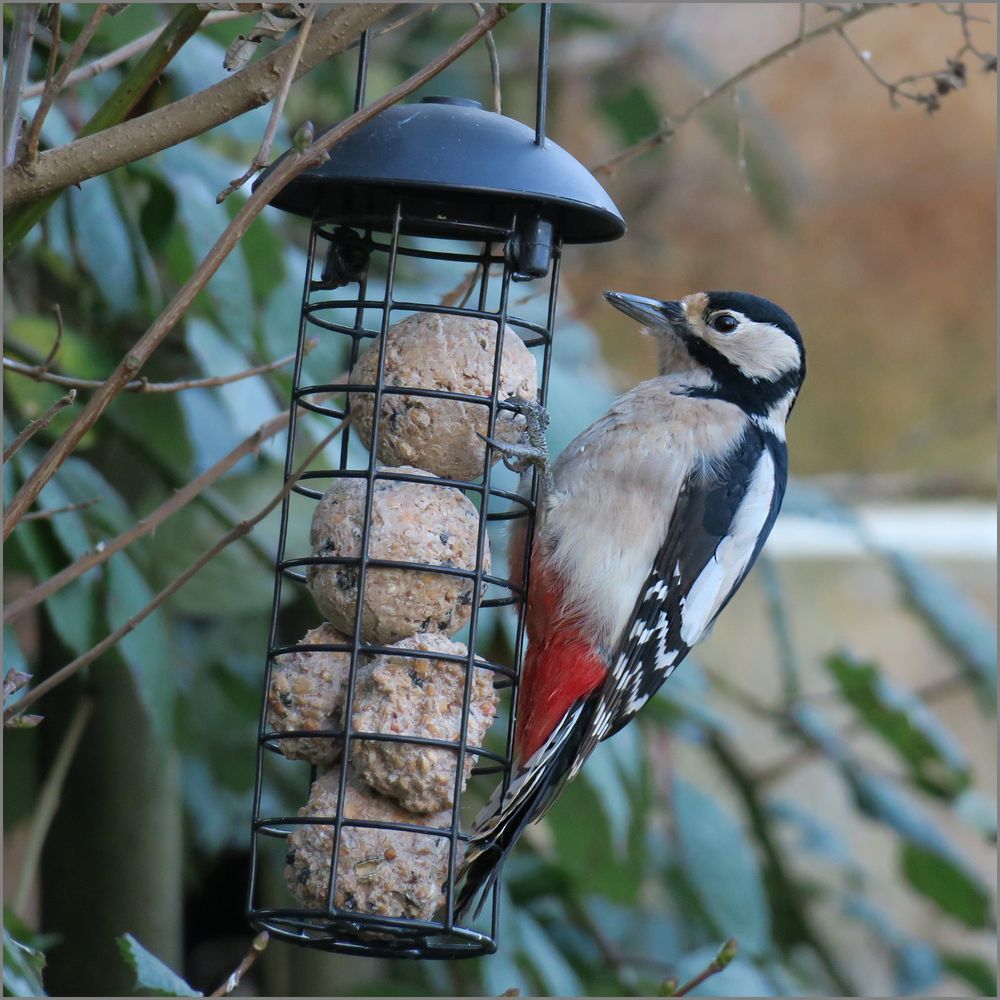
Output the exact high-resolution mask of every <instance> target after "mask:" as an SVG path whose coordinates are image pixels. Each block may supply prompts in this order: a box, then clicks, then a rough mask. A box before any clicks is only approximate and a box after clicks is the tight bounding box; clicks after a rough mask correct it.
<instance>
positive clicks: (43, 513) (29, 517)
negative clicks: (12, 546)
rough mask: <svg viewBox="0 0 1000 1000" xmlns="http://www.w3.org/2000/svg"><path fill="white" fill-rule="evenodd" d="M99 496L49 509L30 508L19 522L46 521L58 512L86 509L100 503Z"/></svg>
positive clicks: (65, 512)
mask: <svg viewBox="0 0 1000 1000" xmlns="http://www.w3.org/2000/svg"><path fill="white" fill-rule="evenodd" d="M100 502H101V498H100V497H91V498H90V499H89V500H81V501H80V502H79V503H68V504H66V506H65V507H53V508H52V509H51V510H30V511H28V513H27V514H25V515H24V517H22V518H21V523H22V524H24V523H26V522H27V521H48V520H51V519H52V518H53V517H55V516H56V515H58V514H69V513H70V512H71V511H74V510H86V509H87V508H88V507H93V506H94V504H95V503H100Z"/></svg>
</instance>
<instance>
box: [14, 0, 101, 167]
mask: <svg viewBox="0 0 1000 1000" xmlns="http://www.w3.org/2000/svg"><path fill="white" fill-rule="evenodd" d="M110 6H111V5H110V4H107V3H101V4H98V5H97V9H96V10H94V12H93V13H92V14H91V15H90V17H89V18H87V23H86V24H85V25H84V26H83V27H82V28H81V29H80V34H79V35H77V36H76V39H75V41H74V42H73V45H72V47H71V48H70V50H69V52H68V53H66V58H65V59H64V60H63V62H62V65H61V66H60V67H59V69H58V70H57V71H56V72H55V74H53V73H52V69H53V67H54V65H55V59H56V51H57V49H58V47H59V21H58V19H57V20H56V25H55V27H54V28H53V29H52V47H51V48H50V49H49V69H48V72H47V73H46V78H45V89H44V90H43V91H42V99H41V101H39V102H38V108H37V109H36V110H35V116H34V118H32V119H31V128H29V129H28V137H27V139H26V140H25V143H24V158H23V162H22V163H21V164H20V166H21V167H22V168H23V169H24V170H26V171H28V172H29V173H30V172H31V170H32V168H33V167H34V164H35V160H36V159H37V157H38V140H39V138H40V137H41V134H42V125H43V124H44V123H45V116H46V115H47V114H48V113H49V108H51V107H52V105H53V103H54V102H55V99H56V98H57V97H58V96H59V91H60V90H62V87H63V84H64V83H65V82H66V77H68V76H69V75H70V73H71V72H72V71H73V70H74V69H75V68H76V64H77V63H78V62H79V61H80V58H81V57H82V56H83V53H84V51H85V50H86V48H87V46H88V45H89V44H90V40H91V39H92V38H93V37H94V33H95V32H96V31H97V29H98V28H99V27H100V25H101V21H103V20H104V15H105V14H107V12H108V8H109V7H110ZM57 10H58V8H57ZM56 16H57V18H58V14H57V15H56Z"/></svg>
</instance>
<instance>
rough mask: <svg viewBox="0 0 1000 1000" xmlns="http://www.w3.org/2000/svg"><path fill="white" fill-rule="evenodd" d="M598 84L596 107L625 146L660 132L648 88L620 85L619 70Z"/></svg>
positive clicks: (657, 116)
mask: <svg viewBox="0 0 1000 1000" xmlns="http://www.w3.org/2000/svg"><path fill="white" fill-rule="evenodd" d="M601 82H602V86H601V87H600V89H599V94H600V97H599V98H598V102H597V108H598V110H599V111H600V112H601V113H602V114H603V115H604V117H605V119H606V120H607V121H608V122H609V123H610V124H611V125H612V126H613V127H614V129H615V131H616V132H617V133H618V138H619V139H620V140H621V142H622V143H623V144H624V145H626V146H632V145H634V144H635V143H637V142H638V141H639V140H640V139H644V138H645V137H646V136H647V135H651V134H652V133H654V132H656V131H657V130H658V129H659V127H660V118H661V117H662V115H661V113H660V107H659V105H658V104H657V103H656V99H655V98H654V97H653V94H652V92H651V90H650V88H649V87H646V86H644V85H642V84H640V83H631V84H628V85H625V86H623V85H622V83H621V71H620V69H615V70H612V71H610V72H609V73H607V74H606V75H604V79H603V80H602V81H601Z"/></svg>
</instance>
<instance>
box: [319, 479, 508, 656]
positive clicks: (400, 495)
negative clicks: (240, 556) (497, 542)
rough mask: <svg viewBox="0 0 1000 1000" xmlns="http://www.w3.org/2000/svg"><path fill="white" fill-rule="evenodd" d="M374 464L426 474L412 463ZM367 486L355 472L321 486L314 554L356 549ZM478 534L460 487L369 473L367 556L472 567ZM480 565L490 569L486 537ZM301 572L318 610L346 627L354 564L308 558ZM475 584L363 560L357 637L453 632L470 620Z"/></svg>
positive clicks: (378, 639)
mask: <svg viewBox="0 0 1000 1000" xmlns="http://www.w3.org/2000/svg"><path fill="white" fill-rule="evenodd" d="M381 471H385V472H406V473H414V474H417V475H421V476H426V475H428V473H427V472H425V471H423V470H421V469H416V468H413V467H411V466H403V467H402V468H398V469H384V470H381ZM367 488H368V486H367V483H366V482H365V481H364V480H362V479H339V480H337V481H336V482H335V483H334V484H333V486H331V487H330V489H329V490H327V491H326V493H325V494H324V495H323V499H322V500H320V502H319V504H318V505H317V506H316V511H315V513H314V514H313V520H312V529H311V531H310V536H309V537H310V542H311V544H312V550H313V555H314V556H338V557H346V558H357V557H358V556H359V555H360V554H361V531H362V523H363V520H364V511H365V495H366V493H367ZM478 535H479V511H477V510H476V508H475V507H474V506H473V505H472V503H471V502H470V501H469V499H468V498H467V497H466V496H465V495H464V494H463V493H462V492H461V491H460V490H457V489H455V488H454V487H449V486H437V485H434V484H431V483H409V482H399V481H394V480H376V482H375V495H374V497H373V499H372V510H371V524H370V527H369V535H368V556H369V558H370V559H390V560H395V561H397V562H407V563H422V564H424V565H428V566H441V567H447V568H452V569H464V570H474V569H475V568H476V542H477V540H478ZM483 569H484V571H489V569H490V554H489V540H488V538H487V539H486V540H485V548H484V551H483ZM306 579H307V581H308V585H309V589H310V591H311V592H312V595H313V598H314V599H315V601H316V604H317V606H318V607H319V609H320V611H321V612H322V613H323V615H324V617H325V618H327V619H328V620H329V621H330V622H331V623H332V624H333V625H335V626H336V627H337V628H339V629H340V630H341V631H343V632H346V633H347V634H349V635H351V634H353V632H354V616H355V609H356V606H357V597H358V570H357V567H356V566H351V565H312V566H310V567H309V568H308V570H307V572H306ZM474 586H475V585H474V582H473V581H472V580H471V579H470V578H469V577H462V576H454V575H451V574H447V573H436V572H430V571H421V570H412V569H389V568H386V567H374V566H370V567H368V569H367V571H366V573H365V595H364V606H363V608H362V609H361V637H362V639H363V640H364V641H365V642H370V643H380V644H385V645H388V644H390V643H393V642H396V641H397V640H399V639H403V638H405V637H406V636H411V635H415V634H416V633H418V632H443V633H445V634H446V635H452V634H454V633H455V632H457V631H458V630H459V629H460V628H462V626H463V625H465V623H466V622H467V621H468V620H469V616H470V613H471V611H470V605H471V604H472V596H473V590H474ZM484 587H485V585H484Z"/></svg>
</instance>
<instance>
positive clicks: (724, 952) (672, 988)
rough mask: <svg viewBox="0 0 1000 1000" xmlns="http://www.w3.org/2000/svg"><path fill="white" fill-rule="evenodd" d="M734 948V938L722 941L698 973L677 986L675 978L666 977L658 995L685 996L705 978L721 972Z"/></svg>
mask: <svg viewBox="0 0 1000 1000" xmlns="http://www.w3.org/2000/svg"><path fill="white" fill-rule="evenodd" d="M736 950H737V945H736V939H735V938H730V939H729V940H728V941H725V942H723V944H722V946H721V947H720V948H719V950H718V951H717V952H716V954H715V958H713V959H712V961H711V962H709V963H708V965H706V966H705V968H704V969H702V970H701V972H699V973H698V975H696V976H692V977H691V978H690V979H689V980H688V981H687V982H686V983H684V985H683V986H678V985H677V981H676V980H673V979H668V980H667V981H666V982H665V983H664V984H663V986H662V987H661V989H660V996H664V997H686V996H687V995H688V994H689V993H690V992H691V991H692V990H693V989H695V988H697V987H698V986H701V984H702V983H703V982H705V980H706V979H710V978H711V977H712V976H714V975H716V974H717V973H719V972H722V970H723V969H724V968H726V966H727V965H729V963H730V962H732V960H733V959H734V958H735V957H736Z"/></svg>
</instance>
